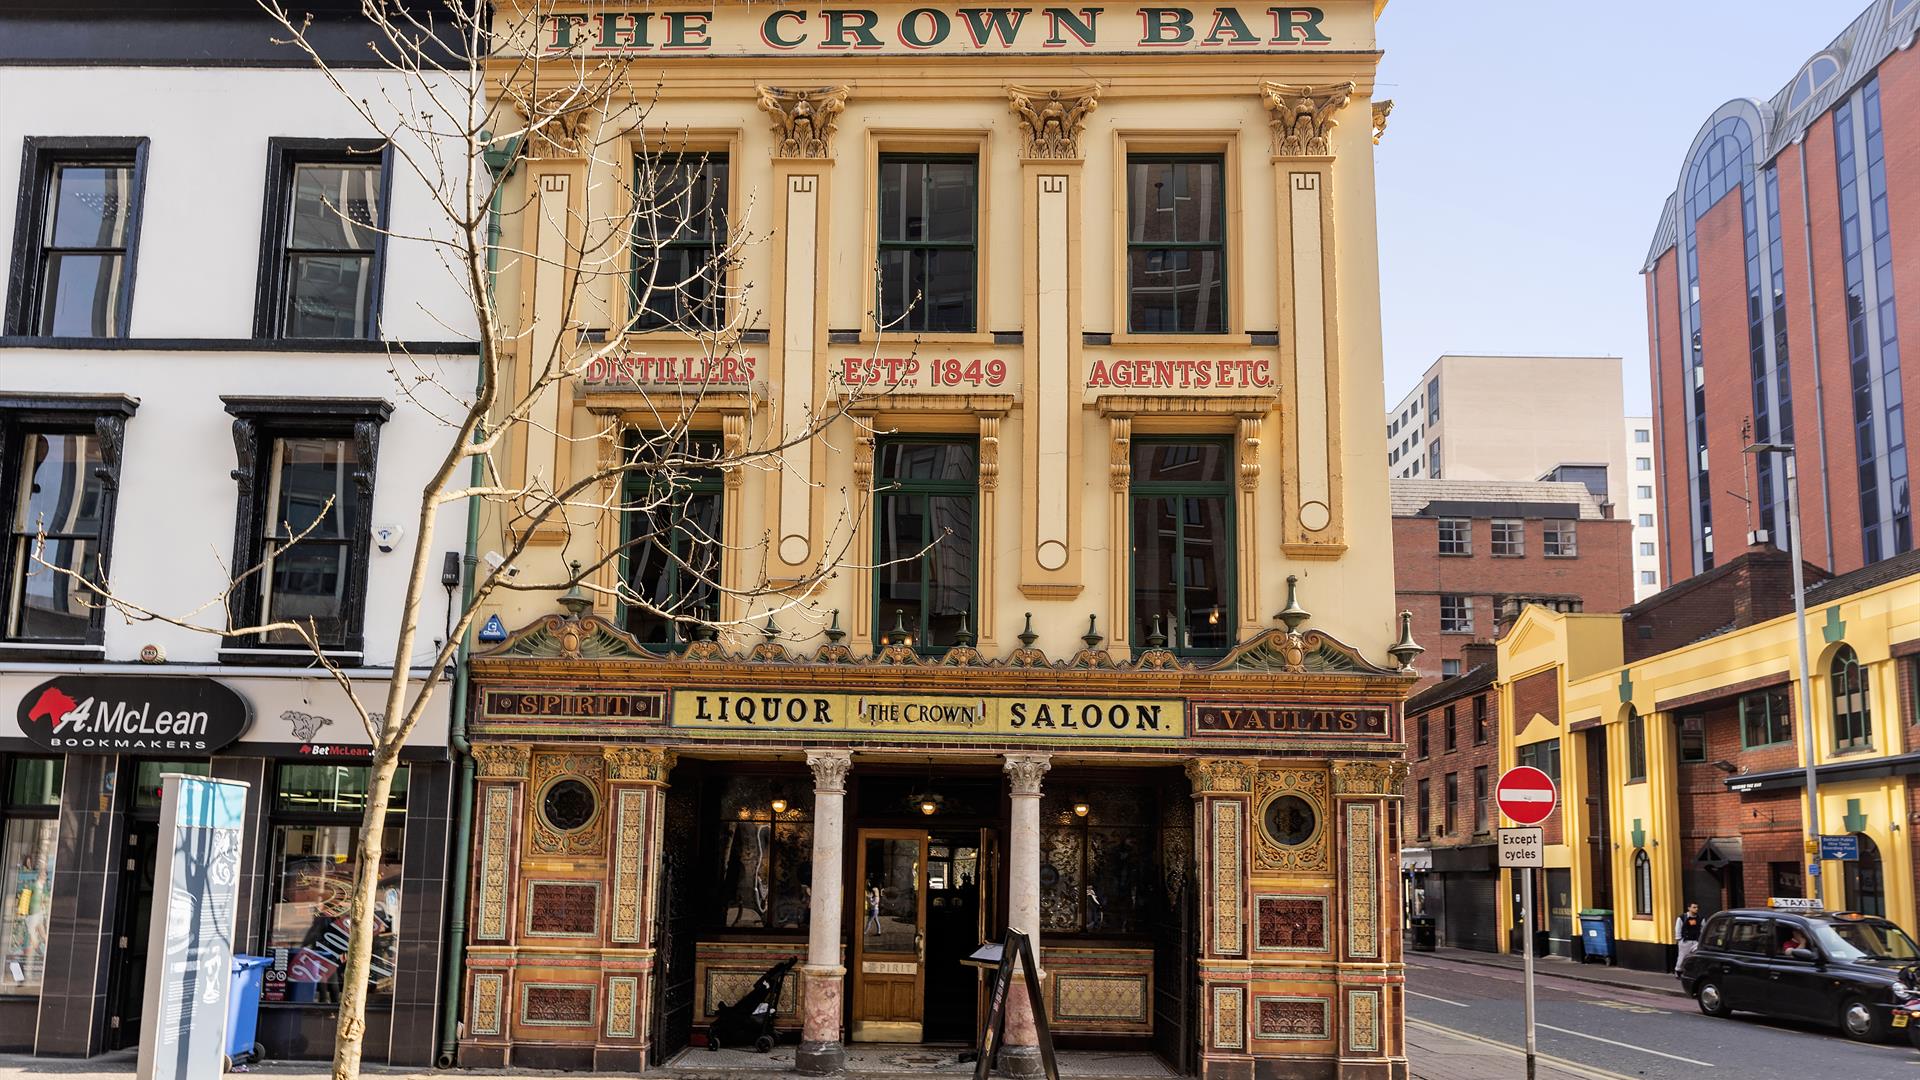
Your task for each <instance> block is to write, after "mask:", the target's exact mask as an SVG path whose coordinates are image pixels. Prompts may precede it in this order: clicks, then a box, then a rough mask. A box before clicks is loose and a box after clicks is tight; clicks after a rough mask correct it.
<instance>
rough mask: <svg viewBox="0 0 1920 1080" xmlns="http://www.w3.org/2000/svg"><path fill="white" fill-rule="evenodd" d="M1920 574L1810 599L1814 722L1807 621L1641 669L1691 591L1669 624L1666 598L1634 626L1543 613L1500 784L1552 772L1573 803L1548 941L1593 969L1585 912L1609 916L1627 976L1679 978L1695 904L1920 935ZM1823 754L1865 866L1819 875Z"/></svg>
mask: <svg viewBox="0 0 1920 1080" xmlns="http://www.w3.org/2000/svg"><path fill="white" fill-rule="evenodd" d="M1773 554H1774V555H1776V556H1777V555H1778V553H1777V552H1775V553H1773ZM1753 557H1754V556H1753V555H1752V554H1751V553H1750V554H1749V555H1748V556H1746V557H1745V558H1753ZM1782 558H1783V557H1782ZM1783 565H1784V563H1783ZM1735 569H1739V568H1737V567H1736V568H1735ZM1916 569H1920V566H1910V567H1906V568H1905V569H1904V570H1901V569H1900V568H1898V567H1895V568H1893V570H1892V571H1890V570H1889V568H1888V567H1886V566H1881V567H1875V568H1869V569H1868V570H1866V571H1860V572H1857V573H1855V574H1850V575H1846V576H1844V577H1840V578H1833V579H1829V580H1827V581H1824V582H1820V581H1816V583H1815V584H1812V585H1810V586H1809V587H1808V596H1807V620H1808V627H1809V630H1808V633H1809V646H1808V648H1809V655H1810V665H1809V666H1810V668H1811V670H1812V672H1813V679H1812V700H1813V710H1812V714H1811V717H1810V718H1808V717H1806V716H1805V714H1804V710H1803V703H1802V696H1801V686H1800V683H1799V681H1798V679H1797V673H1798V671H1799V662H1798V659H1797V636H1796V624H1795V619H1794V616H1793V615H1792V614H1786V615H1779V616H1775V617H1772V618H1765V619H1761V620H1759V621H1754V622H1751V623H1750V624H1745V625H1742V624H1743V623H1745V620H1744V619H1743V618H1739V617H1734V618H1733V619H1732V628H1728V627H1726V626H1719V627H1714V628H1713V629H1712V630H1711V631H1710V632H1707V633H1705V634H1704V635H1700V636H1698V639H1697V640H1691V641H1689V642H1688V643H1685V644H1680V645H1678V646H1677V647H1673V648H1667V649H1664V650H1663V651H1659V652H1651V648H1650V647H1647V648H1642V649H1641V650H1640V652H1641V653H1642V654H1646V655H1640V656H1639V657H1638V658H1635V659H1631V660H1629V654H1628V653H1627V651H1626V646H1627V645H1628V644H1629V643H1632V642H1634V641H1636V640H1645V639H1646V638H1651V637H1653V636H1654V634H1655V633H1656V630H1657V632H1659V633H1668V632H1670V631H1669V630H1668V629H1666V628H1663V627H1662V626H1661V620H1662V618H1664V617H1666V614H1667V612H1671V611H1674V610H1678V608H1679V606H1681V605H1685V604H1687V603H1689V602H1690V601H1691V599H1692V598H1691V597H1689V596H1685V595H1682V596H1678V597H1674V595H1673V594H1675V593H1679V592H1680V591H1681V590H1684V589H1689V588H1691V586H1690V585H1689V584H1687V583H1683V584H1682V585H1681V586H1678V587H1676V589H1674V590H1670V591H1669V593H1667V594H1662V597H1668V598H1669V600H1668V605H1667V611H1666V612H1663V611H1662V609H1661V607H1660V605H1661V604H1662V597H1655V598H1652V599H1650V600H1648V601H1646V602H1643V603H1642V604H1640V605H1637V606H1636V607H1634V608H1632V609H1629V611H1628V612H1627V613H1626V614H1625V615H1624V616H1623V615H1593V614H1557V613H1553V612H1548V611H1545V610H1543V609H1540V608H1530V609H1528V610H1527V611H1526V612H1525V613H1524V614H1523V615H1522V617H1521V618H1520V620H1519V621H1518V622H1516V623H1515V625H1514V627H1513V629H1512V630H1511V631H1510V632H1509V633H1508V634H1507V636H1506V637H1505V638H1504V639H1503V640H1502V641H1501V642H1500V644H1499V670H1500V676H1499V683H1498V685H1499V692H1500V694H1501V695H1502V697H1501V702H1502V705H1503V715H1505V716H1507V717H1510V718H1511V719H1510V721H1509V722H1508V723H1507V724H1506V725H1504V726H1503V729H1502V731H1501V764H1502V767H1503V768H1506V767H1511V766H1513V765H1515V764H1521V763H1525V764H1540V765H1543V767H1544V766H1545V765H1546V763H1548V762H1549V761H1550V762H1551V768H1550V770H1549V771H1551V772H1553V773H1555V775H1556V778H1557V779H1558V781H1559V784H1560V798H1561V803H1560V809H1559V810H1558V811H1557V812H1556V814H1555V817H1554V819H1553V820H1552V821H1550V822H1549V823H1548V826H1547V828H1548V836H1547V839H1548V841H1549V843H1550V845H1551V846H1550V847H1549V848H1548V852H1547V869H1546V870H1545V871H1544V872H1542V875H1541V876H1542V880H1541V882H1540V884H1541V885H1542V886H1543V889H1544V892H1543V895H1546V896H1547V897H1548V903H1547V904H1545V905H1543V909H1544V910H1543V911H1542V912H1541V913H1540V916H1539V919H1538V921H1537V924H1536V926H1535V927H1534V929H1535V930H1536V931H1541V930H1544V931H1546V932H1548V934H1549V935H1550V937H1551V938H1552V939H1553V940H1554V947H1555V950H1556V951H1572V952H1574V953H1575V954H1576V955H1577V954H1578V951H1579V946H1576V945H1574V941H1575V940H1577V939H1578V938H1579V937H1580V931H1579V924H1578V915H1579V912H1581V911H1582V910H1587V911H1598V910H1604V911H1608V912H1610V913H1611V916H1610V919H1609V920H1607V921H1608V922H1609V924H1610V926H1611V928H1612V934H1613V937H1614V939H1615V942H1616V944H1615V950H1616V955H1617V956H1618V958H1619V960H1620V962H1622V963H1625V964H1629V965H1631V966H1635V967H1641V968H1645V969H1648V970H1664V969H1667V968H1670V967H1671V966H1672V963H1673V946H1674V920H1675V918H1676V917H1677V916H1678V915H1679V914H1680V913H1681V912H1682V911H1684V910H1685V908H1686V905H1687V904H1688V903H1689V902H1697V903H1699V904H1700V905H1701V908H1702V910H1703V911H1705V912H1708V913H1711V912H1713V911H1716V910H1720V909H1722V908H1727V907H1740V906H1765V905H1766V903H1767V900H1768V898H1769V897H1770V896H1805V897H1815V898H1818V899H1821V900H1822V901H1824V903H1825V904H1826V905H1827V906H1828V907H1829V908H1831V909H1834V910H1857V911H1864V912H1868V913H1871V914H1877V915H1884V916H1885V917H1887V918H1890V919H1892V920H1893V921H1895V922H1897V923H1899V924H1900V925H1901V926H1903V927H1906V928H1909V929H1911V928H1912V927H1914V926H1915V925H1916V914H1920V913H1917V912H1916V909H1915V906H1914V905H1915V883H1916V861H1915V845H1914V840H1913V829H1914V828H1915V826H1916V825H1920V781H1916V780H1915V776H1916V775H1920V753H1917V752H1916V751H1920V726H1917V725H1920V715H1917V714H1916V710H1915V706H1914V685H1915V678H1916V673H1920V662H1916V660H1915V656H1916V655H1920V577H1916V576H1913V574H1914V571H1915V570H1916ZM1810 572H1811V571H1810ZM1901 572H1903V573H1905V574H1906V575H1908V576H1905V577H1900V576H1898V573H1901ZM1782 573H1783V574H1784V571H1782ZM1706 587H1712V586H1706ZM1773 592H1774V595H1773V596H1772V603H1773V605H1774V607H1773V610H1779V609H1780V608H1783V607H1784V609H1785V610H1786V611H1788V612H1791V610H1792V608H1791V599H1790V594H1786V595H1780V594H1779V591H1778V590H1773ZM1685 617H1686V616H1685V615H1681V616H1678V618H1685ZM1642 628H1645V629H1644V631H1643V630H1642ZM1643 633H1644V637H1643V636H1642V634H1643ZM1684 636H1694V635H1691V634H1687V635H1684ZM1648 653H1650V654H1648ZM1809 719H1810V722H1809ZM1809 735H1811V739H1812V743H1813V747H1814V753H1815V757H1816V760H1817V763H1818V764H1817V768H1818V776H1819V798H1820V828H1821V832H1822V833H1824V834H1827V835H1838V834H1852V835H1853V836H1855V837H1856V838H1857V842H1858V844H1859V846H1860V850H1861V857H1860V858H1859V859H1858V860H1853V861H1840V860H1832V861H1827V862H1825V863H1822V864H1819V871H1818V872H1813V871H1812V869H1811V867H1812V864H1813V860H1811V859H1810V858H1809V855H1808V852H1807V851H1806V829H1805V824H1804V822H1805V815H1806V782H1805V772H1804V766H1805V760H1806V759H1805V752H1806V751H1805V746H1806V740H1807V739H1808V737H1809ZM1505 873H1506V875H1509V876H1510V874H1511V872H1510V871H1509V872H1505ZM1508 884H1509V885H1511V884H1512V882H1508ZM1512 891H1513V890H1512V889H1511V888H1510V889H1508V893H1509V894H1511V892H1512ZM1501 915H1502V930H1503V934H1502V938H1503V942H1505V943H1506V944H1507V947H1509V948H1511V947H1516V945H1517V941H1518V937H1517V935H1514V934H1513V928H1514V925H1515V923H1516V922H1517V913H1516V912H1515V911H1513V910H1512V909H1511V908H1510V907H1508V908H1505V909H1503V910H1502V913H1501Z"/></svg>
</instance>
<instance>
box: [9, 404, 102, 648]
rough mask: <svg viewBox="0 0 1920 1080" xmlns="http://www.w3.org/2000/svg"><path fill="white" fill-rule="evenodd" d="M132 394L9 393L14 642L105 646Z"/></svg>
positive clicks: (11, 636) (11, 619)
mask: <svg viewBox="0 0 1920 1080" xmlns="http://www.w3.org/2000/svg"><path fill="white" fill-rule="evenodd" d="M133 410H134V403H133V401H132V400H131V399H129V398H125V397H118V396H114V397H64V396H63V397H38V398H36V397H34V396H32V395H19V396H0V470H4V471H3V472H0V505H4V506H6V507H7V551H6V555H5V559H6V563H5V567H4V570H0V577H4V580H5V585H6V608H5V614H4V620H5V621H4V625H0V632H3V633H4V635H5V639H6V640H7V641H9V642H14V643H21V644H26V643H32V644H36V645H43V646H61V645H98V644H100V640H101V634H102V630H103V627H104V624H105V615H106V602H105V600H104V599H103V598H102V597H101V596H100V594H98V593H97V592H95V591H94V590H93V588H92V587H91V585H90V584H89V583H98V582H104V581H105V580H106V579H107V560H108V555H109V553H110V551H111V549H112V539H113V522H114V505H115V502H116V496H117V494H118V490H119V475H120V446H121V445H122V440H123V437H124V434H125V431H126V421H127V417H129V416H131V415H132V414H133Z"/></svg>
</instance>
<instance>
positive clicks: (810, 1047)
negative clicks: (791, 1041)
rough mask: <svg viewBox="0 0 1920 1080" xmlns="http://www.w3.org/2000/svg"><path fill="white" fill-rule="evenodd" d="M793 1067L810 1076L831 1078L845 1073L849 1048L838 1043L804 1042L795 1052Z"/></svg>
mask: <svg viewBox="0 0 1920 1080" xmlns="http://www.w3.org/2000/svg"><path fill="white" fill-rule="evenodd" d="M793 1067H794V1070H795V1071H796V1072H801V1073H805V1074H806V1075H808V1076H831V1075H833V1074H834V1073H838V1072H845V1071H846V1068H847V1048H846V1047H845V1046H842V1045H841V1044H840V1043H837V1042H803V1043H801V1044H800V1048H799V1049H798V1050H796V1051H795V1052H794V1055H793Z"/></svg>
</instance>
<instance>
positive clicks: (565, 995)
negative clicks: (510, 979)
mask: <svg viewBox="0 0 1920 1080" xmlns="http://www.w3.org/2000/svg"><path fill="white" fill-rule="evenodd" d="M597 990H598V988H597V987H593V986H581V985H579V984H577V983H521V984H520V1022H521V1023H522V1024H525V1025H526V1026H528V1027H592V1026H593V1015H594V1008H593V1004H594V998H595V997H596V996H597Z"/></svg>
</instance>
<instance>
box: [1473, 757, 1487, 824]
mask: <svg viewBox="0 0 1920 1080" xmlns="http://www.w3.org/2000/svg"><path fill="white" fill-rule="evenodd" d="M1473 831H1474V832H1476V833H1483V832H1486V831H1487V767H1486V766H1485V765H1476V766H1474V769H1473Z"/></svg>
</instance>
